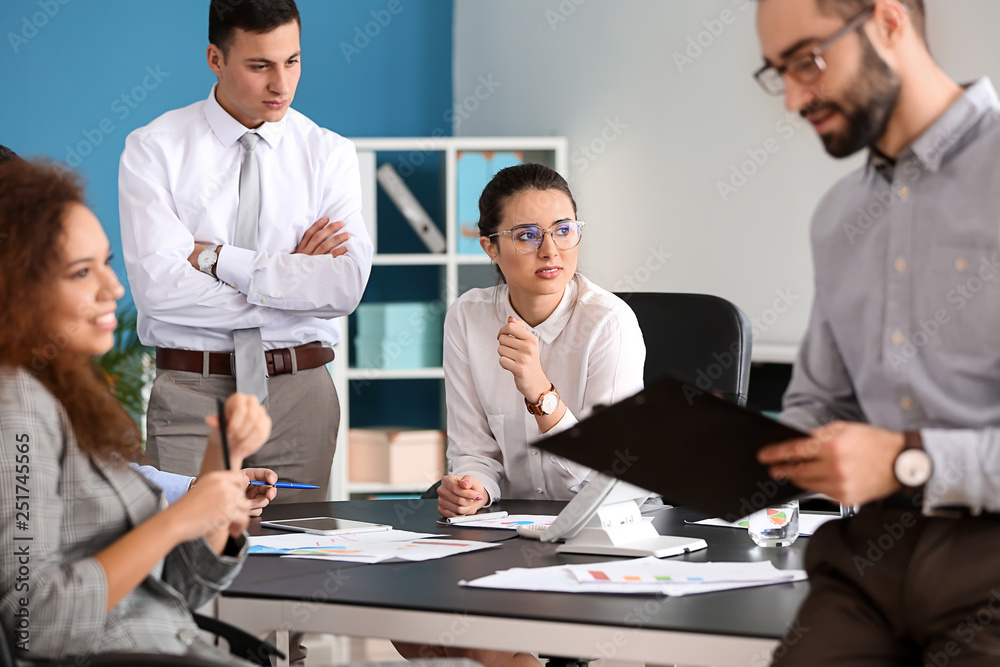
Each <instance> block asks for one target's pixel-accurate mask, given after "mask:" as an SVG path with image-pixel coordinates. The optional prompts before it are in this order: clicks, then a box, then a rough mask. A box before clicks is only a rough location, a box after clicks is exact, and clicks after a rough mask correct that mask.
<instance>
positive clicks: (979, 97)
mask: <svg viewBox="0 0 1000 667" xmlns="http://www.w3.org/2000/svg"><path fill="white" fill-rule="evenodd" d="M998 110H1000V98H998V97H997V92H996V89H995V88H994V87H993V82H992V81H990V79H989V77H985V76H984V77H982V78H981V79H979V80H977V81H976V82H974V83H972V84H969V85H967V86H965V92H964V93H963V94H962V96H961V97H959V98H958V99H957V100H956V101H955V103H954V104H952V105H951V106H950V107H948V109H946V110H945V112H944V113H943V114H941V117H940V118H938V119H937V120H936V121H934V124H933V125H931V126H930V128H928V129H927V131H926V132H924V133H923V134H921V135H920V136H919V137H917V139H916V140H915V141H914V142H913V143H912V144H910V146H909V147H907V148H906V149H905V150H904V151H903V153H902V154H901V155H900V161H902V160H903V159H905V158H906V157H908V156H910V155H912V156H913V157H915V158H916V159H917V160H918V161H919V162H920V164H922V165H923V167H924V168H925V169H926V170H927V171H930V172H931V173H936V172H938V171H939V170H940V169H941V165H942V164H943V163H944V160H945V156H947V155H949V154H950V153H951V152H952V149H954V148H956V147H957V146H959V145H960V144H961V143H962V140H963V139H964V138H965V137H966V136H967V135H968V134H969V132H971V131H972V130H973V129H974V128H975V127H976V126H977V125H978V124H979V121H981V120H982V119H983V116H985V115H987V114H988V113H990V112H995V111H998ZM887 162H888V164H887ZM894 166H895V163H894V162H893V161H892V160H890V159H889V158H888V157H886V156H885V155H883V154H882V153H881V152H880V151H878V149H876V148H875V147H874V146H873V147H872V149H871V151H870V153H869V156H868V167H869V169H874V170H875V171H876V173H878V174H879V175H881V176H883V177H886V175H887V174H888V177H887V180H890V181H891V180H892V167H894Z"/></svg>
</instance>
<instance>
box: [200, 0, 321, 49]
mask: <svg viewBox="0 0 1000 667" xmlns="http://www.w3.org/2000/svg"><path fill="white" fill-rule="evenodd" d="M292 21H295V22H296V23H297V24H298V25H299V29H300V30H301V29H302V19H301V18H299V8H298V7H296V6H295V0H212V2H211V6H210V7H209V9H208V41H209V43H210V44H215V45H216V46H217V47H219V48H220V49H221V50H222V54H223V56H225V55H227V54H228V52H229V46H230V45H231V44H232V42H233V34H234V33H235V31H236V30H237V29H239V30H243V31H245V32H255V33H258V34H263V33H265V32H271V31H272V30H274V29H275V28H280V27H281V26H283V25H287V24H289V23H291V22H292Z"/></svg>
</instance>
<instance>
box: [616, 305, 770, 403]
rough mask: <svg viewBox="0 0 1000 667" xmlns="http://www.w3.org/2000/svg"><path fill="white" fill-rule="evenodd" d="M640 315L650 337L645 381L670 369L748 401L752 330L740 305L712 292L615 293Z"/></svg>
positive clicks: (710, 389)
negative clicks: (712, 294)
mask: <svg viewBox="0 0 1000 667" xmlns="http://www.w3.org/2000/svg"><path fill="white" fill-rule="evenodd" d="M617 296H618V297H619V298H621V299H622V300H623V301H625V303H627V304H628V305H629V306H630V307H631V308H632V311H633V312H634V313H635V316H636V319H637V320H639V328H640V329H642V337H643V339H644V340H645V343H646V366H645V368H644V369H643V381H644V382H645V384H646V385H649V384H650V383H651V382H652V381H653V380H655V379H657V378H658V377H660V376H662V375H666V374H669V375H672V376H674V377H675V378H677V379H678V380H681V381H683V382H687V383H689V384H691V385H692V386H694V387H697V388H698V389H700V390H701V391H706V392H712V393H715V394H718V395H719V396H721V397H722V398H725V399H726V400H729V401H732V402H734V403H737V404H739V405H746V401H747V390H748V388H749V386H750V351H751V345H752V342H753V331H752V329H751V327H750V321H749V320H748V319H747V316H746V315H744V314H743V311H741V310H740V309H739V308H737V307H736V306H735V305H733V304H732V303H730V302H729V301H726V300H725V299H723V298H720V297H717V296H711V295H709V294H675V293H671V292H628V293H622V294H618V295H617Z"/></svg>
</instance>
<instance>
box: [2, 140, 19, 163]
mask: <svg viewBox="0 0 1000 667" xmlns="http://www.w3.org/2000/svg"><path fill="white" fill-rule="evenodd" d="M16 157H17V153H15V152H14V151H12V150H11V149H9V148H7V147H6V146H4V145H3V144H0V164H3V163H4V162H6V161H7V160H13V159H14V158H16Z"/></svg>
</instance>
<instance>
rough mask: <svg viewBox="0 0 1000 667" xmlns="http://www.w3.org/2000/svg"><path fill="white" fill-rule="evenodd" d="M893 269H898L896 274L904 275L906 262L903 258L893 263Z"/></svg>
mask: <svg viewBox="0 0 1000 667" xmlns="http://www.w3.org/2000/svg"><path fill="white" fill-rule="evenodd" d="M892 267H893V268H894V269H896V273H903V272H904V271H906V260H905V259H903V258H902V257H898V258H897V259H896V261H895V262H893V264H892Z"/></svg>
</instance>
